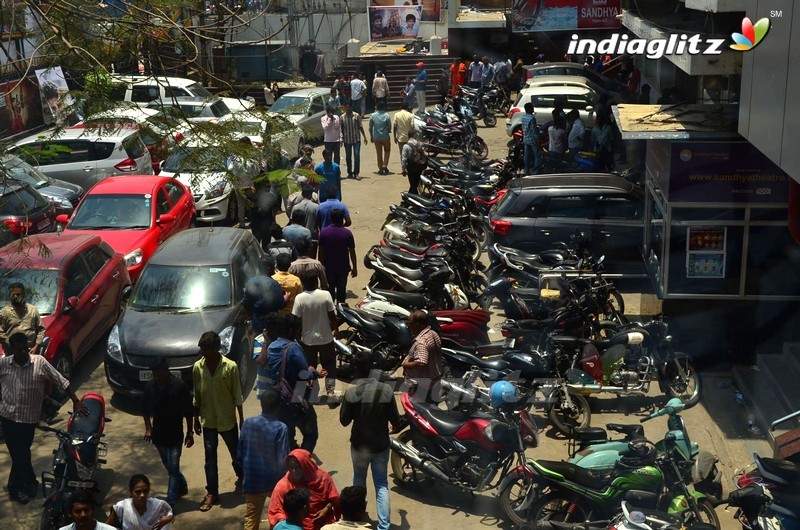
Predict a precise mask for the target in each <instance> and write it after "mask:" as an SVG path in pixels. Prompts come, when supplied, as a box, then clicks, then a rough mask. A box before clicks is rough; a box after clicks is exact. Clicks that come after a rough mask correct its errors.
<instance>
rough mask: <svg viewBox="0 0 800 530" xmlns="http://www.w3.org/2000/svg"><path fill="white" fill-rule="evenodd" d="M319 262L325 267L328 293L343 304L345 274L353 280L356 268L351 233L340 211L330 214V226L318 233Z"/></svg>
mask: <svg viewBox="0 0 800 530" xmlns="http://www.w3.org/2000/svg"><path fill="white" fill-rule="evenodd" d="M348 257H349V261H350V263H348ZM319 261H320V262H322V264H323V265H324V266H325V276H327V277H328V291H330V293H331V296H332V297H333V299H334V300H336V301H337V302H340V303H344V301H345V299H346V298H347V274H348V273H349V274H350V275H351V276H352V277H353V278H355V277H356V276H358V267H357V265H356V263H357V262H356V244H355V239H353V232H351V231H350V230H348V229H347V228H345V227H344V212H342V211H341V210H334V211H332V212H331V224H330V225H329V226H326V227H325V228H323V229H322V231H321V232H320V233H319ZM351 265H352V269H351Z"/></svg>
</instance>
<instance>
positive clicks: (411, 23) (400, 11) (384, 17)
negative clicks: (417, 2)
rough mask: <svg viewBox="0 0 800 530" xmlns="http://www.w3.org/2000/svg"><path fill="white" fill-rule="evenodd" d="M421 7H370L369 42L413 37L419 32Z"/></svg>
mask: <svg viewBox="0 0 800 530" xmlns="http://www.w3.org/2000/svg"><path fill="white" fill-rule="evenodd" d="M421 16H422V8H421V7H399V6H388V7H370V8H369V40H370V42H380V41H395V40H403V39H415V38H417V34H418V33H419V22H420V18H421Z"/></svg>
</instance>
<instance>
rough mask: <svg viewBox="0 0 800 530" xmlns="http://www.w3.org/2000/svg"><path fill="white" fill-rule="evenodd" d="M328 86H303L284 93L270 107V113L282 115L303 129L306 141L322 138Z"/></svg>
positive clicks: (328, 93)
mask: <svg viewBox="0 0 800 530" xmlns="http://www.w3.org/2000/svg"><path fill="white" fill-rule="evenodd" d="M330 93H331V91H330V89H328V88H319V87H317V88H303V89H300V90H295V91H293V92H288V93H286V94H283V95H282V96H281V97H279V98H278V99H276V100H275V103H273V104H272V106H271V107H270V108H269V115H270V116H275V115H280V116H283V117H284V118H286V119H287V120H289V121H290V122H292V123H294V124H295V125H297V126H298V127H300V128H301V129H302V130H303V133H304V136H305V141H306V142H307V141H308V140H316V139H319V140H322V121H321V120H322V117H323V116H325V102H326V101H327V100H328V96H329V95H330Z"/></svg>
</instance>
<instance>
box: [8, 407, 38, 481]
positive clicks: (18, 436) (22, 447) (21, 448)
mask: <svg viewBox="0 0 800 530" xmlns="http://www.w3.org/2000/svg"><path fill="white" fill-rule="evenodd" d="M0 422H1V423H2V425H3V436H4V437H5V440H6V447H8V455H9V456H10V457H11V470H10V471H9V473H8V493H9V495H16V494H17V493H24V494H26V495H28V496H31V495H33V494H35V493H36V491H35V488H36V474H35V473H34V472H33V464H32V463H31V446H32V445H33V435H34V433H35V432H36V424H35V423H17V422H15V421H11V420H9V419H6V418H3V417H0Z"/></svg>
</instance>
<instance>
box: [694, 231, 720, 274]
mask: <svg viewBox="0 0 800 530" xmlns="http://www.w3.org/2000/svg"><path fill="white" fill-rule="evenodd" d="M687 231H688V234H687V236H688V237H687V238H686V250H687V252H686V277H687V278H724V277H725V254H726V252H725V244H726V243H725V242H726V237H725V236H726V235H727V228H726V227H724V226H714V227H704V226H690V227H689V228H688V229H687Z"/></svg>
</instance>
